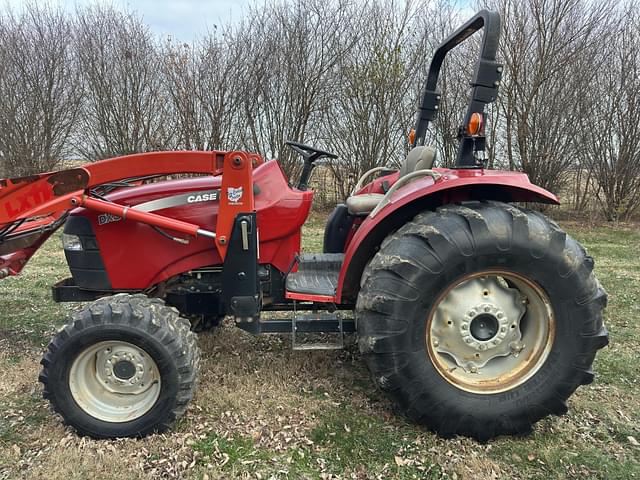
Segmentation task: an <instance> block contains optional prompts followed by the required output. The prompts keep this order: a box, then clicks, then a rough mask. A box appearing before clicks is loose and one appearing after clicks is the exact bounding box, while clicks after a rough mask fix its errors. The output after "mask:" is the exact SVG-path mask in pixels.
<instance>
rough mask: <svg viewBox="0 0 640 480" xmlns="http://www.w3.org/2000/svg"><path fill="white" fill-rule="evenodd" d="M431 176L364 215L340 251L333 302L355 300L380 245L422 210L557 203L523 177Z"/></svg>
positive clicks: (488, 173) (487, 173) (491, 173)
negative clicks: (473, 203) (477, 203)
mask: <svg viewBox="0 0 640 480" xmlns="http://www.w3.org/2000/svg"><path fill="white" fill-rule="evenodd" d="M435 171H436V172H438V173H440V174H441V175H442V176H441V177H440V178H439V179H438V180H437V181H434V180H433V179H432V178H431V177H424V178H421V179H418V180H415V181H413V182H411V183H409V184H407V185H405V186H403V187H402V188H400V189H398V190H397V191H396V192H395V193H394V194H393V196H392V197H391V199H390V202H389V203H388V204H387V205H385V206H384V207H383V208H382V209H381V210H379V212H378V213H377V214H376V215H375V217H373V218H372V217H371V216H368V217H366V218H365V220H364V221H363V222H362V224H361V226H360V227H359V228H358V230H357V231H356V233H355V235H354V236H353V238H352V239H351V242H349V245H348V246H347V250H346V252H345V261H344V263H343V265H342V269H341V271H340V277H339V281H338V287H337V291H336V302H337V303H351V302H354V301H355V299H356V296H357V294H358V291H359V290H360V277H361V276H362V272H363V271H364V268H365V266H366V264H367V263H368V262H369V260H370V259H371V258H372V257H373V255H375V253H376V252H377V251H378V249H379V247H380V244H381V243H382V241H383V240H384V239H385V237H387V236H388V235H389V234H390V233H391V232H393V231H395V230H397V229H398V228H400V227H401V226H402V225H404V224H405V223H407V222H408V221H410V220H411V219H412V218H413V217H414V216H416V215H417V214H418V213H420V212H421V211H424V210H434V209H436V208H438V207H439V206H441V205H446V204H450V203H458V202H464V201H469V200H494V201H500V202H507V203H509V202H531V203H547V204H554V205H558V204H559V203H560V202H559V201H558V198H557V197H556V196H555V195H554V194H552V193H551V192H548V191H547V190H545V189H543V188H540V187H538V186H536V185H533V184H532V183H531V182H529V178H528V177H527V175H526V174H524V173H519V172H506V171H498V170H479V169H478V170H476V169H473V170H449V169H435ZM365 190H367V189H366V188H365V189H363V191H365Z"/></svg>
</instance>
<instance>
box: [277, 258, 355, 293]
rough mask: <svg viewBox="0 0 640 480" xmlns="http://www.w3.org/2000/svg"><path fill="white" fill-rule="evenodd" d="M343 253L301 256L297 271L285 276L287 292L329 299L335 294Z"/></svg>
mask: <svg viewBox="0 0 640 480" xmlns="http://www.w3.org/2000/svg"><path fill="white" fill-rule="evenodd" d="M343 261H344V254H343V253H318V254H311V255H302V256H301V257H300V263H299V264H298V271H297V272H294V273H290V274H289V275H287V291H288V292H293V293H302V294H308V295H321V296H327V297H331V296H333V295H335V293H336V287H337V286H338V277H339V275H340V269H341V268H342V263H343Z"/></svg>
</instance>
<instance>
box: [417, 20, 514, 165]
mask: <svg viewBox="0 0 640 480" xmlns="http://www.w3.org/2000/svg"><path fill="white" fill-rule="evenodd" d="M482 28H484V32H483V35H482V45H481V47H480V57H479V58H478V61H477V63H476V68H475V72H474V74H473V78H472V80H471V87H472V89H473V90H472V94H471V100H470V102H469V106H468V108H467V114H466V116H465V123H464V125H467V124H468V123H469V120H470V119H471V115H472V114H473V113H475V112H478V113H484V106H485V105H486V104H488V103H491V102H493V101H494V100H495V99H496V97H497V96H498V86H499V85H500V79H501V78H502V65H501V64H499V63H497V62H496V53H497V51H498V43H499V41H500V14H499V13H498V12H493V11H490V10H481V11H480V12H478V13H476V14H475V15H474V16H473V17H472V18H471V19H469V20H468V21H467V22H466V23H465V24H464V25H462V26H461V27H460V28H458V29H457V30H456V31H455V32H453V33H452V34H451V35H449V37H447V39H446V40H445V41H444V42H442V43H441V44H440V46H439V47H438V48H437V50H436V52H435V54H434V55H433V59H432V60H431V65H430V66H429V72H428V74H427V82H426V83H425V86H424V90H423V92H422V102H421V103H420V106H419V107H418V115H417V119H416V127H415V131H416V136H415V140H414V143H413V146H416V145H424V142H425V136H426V133H427V128H428V126H429V122H431V121H433V120H434V119H435V117H436V114H437V112H438V103H439V102H440V92H439V91H438V90H437V84H438V77H439V75H440V69H441V68H442V62H443V61H444V58H445V57H446V55H447V53H448V52H449V51H450V50H452V49H453V48H455V47H456V46H458V45H459V44H461V43H462V42H464V41H465V40H466V39H467V38H469V37H470V36H471V35H473V34H474V33H475V32H477V31H478V30H480V29H482ZM466 137H467V140H465V135H464V132H463V134H462V137H461V139H460V148H459V149H458V158H457V162H456V164H457V166H463V167H464V166H466V167H469V166H471V165H472V164H473V165H475V163H476V162H475V158H473V144H474V140H473V139H472V138H471V137H470V136H466ZM469 140H470V142H469ZM469 146H471V148H470V149H469Z"/></svg>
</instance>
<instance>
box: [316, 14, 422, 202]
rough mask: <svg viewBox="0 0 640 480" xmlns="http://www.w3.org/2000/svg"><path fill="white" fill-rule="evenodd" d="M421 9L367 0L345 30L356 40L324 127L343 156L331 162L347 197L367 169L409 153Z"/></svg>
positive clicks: (341, 68)
mask: <svg viewBox="0 0 640 480" xmlns="http://www.w3.org/2000/svg"><path fill="white" fill-rule="evenodd" d="M416 11H417V8H416V5H415V4H413V3H412V2H406V3H405V4H404V5H401V6H397V5H395V4H394V3H379V2H370V3H366V4H361V5H360V6H359V15H357V16H353V17H352V23H351V24H350V25H349V29H348V30H346V31H345V33H344V34H345V35H351V36H352V37H351V38H352V40H347V41H351V42H353V44H354V46H353V48H352V49H350V51H349V52H347V53H345V54H344V55H343V56H342V57H341V58H340V61H339V63H338V65H337V66H338V69H337V72H336V77H335V80H334V86H335V87H334V89H333V90H332V91H333V95H332V96H331V98H330V101H329V102H328V106H329V108H328V109H327V112H326V117H325V121H324V130H323V131H324V132H326V133H325V136H326V138H327V139H328V140H327V141H328V145H329V146H330V147H331V149H332V150H333V151H334V152H336V153H337V154H338V155H339V156H340V158H339V160H338V161H335V162H332V164H331V168H332V170H333V173H334V175H335V177H336V180H337V185H336V186H337V188H338V193H339V195H340V197H342V198H344V197H346V196H347V195H349V193H350V191H351V189H352V188H353V187H354V185H355V183H356V182H357V181H358V178H359V177H360V175H361V174H362V173H364V172H365V171H366V170H369V169H370V168H372V167H375V166H380V165H393V164H396V165H397V164H399V163H400V162H401V161H402V158H403V157H404V155H405V154H406V151H407V134H408V131H409V129H410V128H411V127H412V126H413V115H414V111H415V106H416V100H417V95H418V92H419V91H420V89H421V86H422V82H416V74H417V72H418V71H419V70H420V69H421V67H422V66H423V63H424V59H423V57H424V56H425V38H426V37H425V34H424V32H423V31H422V29H421V28H420V25H418V23H417V22H416V21H415V18H416V17H415V14H416Z"/></svg>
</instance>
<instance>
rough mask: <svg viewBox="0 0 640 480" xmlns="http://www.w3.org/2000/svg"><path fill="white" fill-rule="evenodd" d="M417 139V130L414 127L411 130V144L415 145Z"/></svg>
mask: <svg viewBox="0 0 640 480" xmlns="http://www.w3.org/2000/svg"><path fill="white" fill-rule="evenodd" d="M415 141H416V130H415V129H414V128H412V129H411V130H409V145H413V143H414V142H415Z"/></svg>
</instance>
